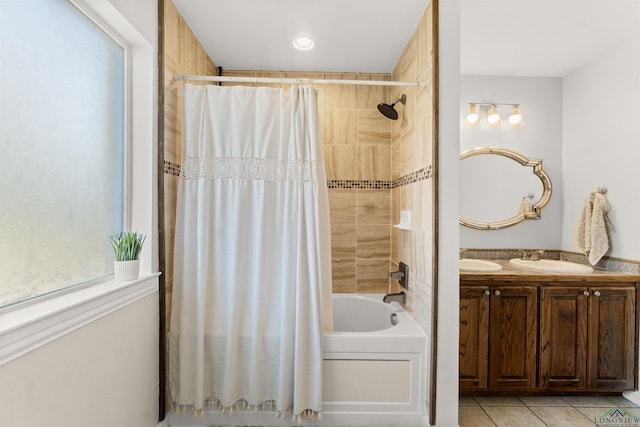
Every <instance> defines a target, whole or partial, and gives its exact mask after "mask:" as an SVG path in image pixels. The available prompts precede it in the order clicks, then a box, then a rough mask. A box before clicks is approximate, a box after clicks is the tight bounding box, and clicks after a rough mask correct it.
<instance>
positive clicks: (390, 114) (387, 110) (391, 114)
mask: <svg viewBox="0 0 640 427" xmlns="http://www.w3.org/2000/svg"><path fill="white" fill-rule="evenodd" d="M398 102H399V103H401V104H402V105H405V104H406V103H407V95H405V94H404V93H403V94H402V96H400V98H398V99H397V100H396V101H395V102H394V103H393V104H391V105H389V104H385V103H381V104H378V111H380V112H381V113H382V115H383V116H385V117H387V118H389V119H391V120H398V112H397V111H396V109H395V108H393V107H395V105H396V104H397V103H398Z"/></svg>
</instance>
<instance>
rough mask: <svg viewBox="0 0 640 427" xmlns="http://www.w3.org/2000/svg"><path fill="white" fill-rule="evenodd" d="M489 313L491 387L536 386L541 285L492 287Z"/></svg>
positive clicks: (527, 388)
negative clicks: (539, 293) (539, 292)
mask: <svg viewBox="0 0 640 427" xmlns="http://www.w3.org/2000/svg"><path fill="white" fill-rule="evenodd" d="M490 291H491V297H490V302H489V305H490V314H489V317H490V319H489V346H490V348H489V353H490V354H491V357H490V360H489V388H490V389H492V390H515V389H518V390H529V389H534V388H535V387H536V364H537V357H538V356H537V354H538V288H537V287H535V286H516V285H508V286H496V287H493V286H492V287H491V289H490Z"/></svg>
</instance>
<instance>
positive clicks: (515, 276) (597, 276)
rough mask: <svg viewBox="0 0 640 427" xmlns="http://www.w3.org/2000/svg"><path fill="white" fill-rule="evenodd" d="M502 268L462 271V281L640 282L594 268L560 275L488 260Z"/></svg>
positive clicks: (639, 277)
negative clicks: (588, 271) (583, 271)
mask: <svg viewBox="0 0 640 427" xmlns="http://www.w3.org/2000/svg"><path fill="white" fill-rule="evenodd" d="M486 261H491V262H495V263H496V264H500V266H502V270H500V271H495V272H484V271H478V272H475V271H461V272H460V279H461V280H464V281H467V280H473V281H475V280H483V281H488V282H492V281H499V282H504V281H517V282H584V283H601V282H614V283H627V282H630V283H632V282H640V274H633V273H625V272H620V271H611V270H604V269H599V268H594V269H593V272H591V273H558V272H544V271H535V270H531V269H527V268H524V267H518V266H514V265H513V264H510V263H509V260H508V259H486Z"/></svg>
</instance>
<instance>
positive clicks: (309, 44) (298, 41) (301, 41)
mask: <svg viewBox="0 0 640 427" xmlns="http://www.w3.org/2000/svg"><path fill="white" fill-rule="evenodd" d="M313 45H314V43H313V40H311V38H310V37H307V36H298V37H296V38H295V39H293V47H295V48H296V49H298V50H310V49H313Z"/></svg>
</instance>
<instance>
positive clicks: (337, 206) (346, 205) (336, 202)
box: [329, 188, 358, 224]
mask: <svg viewBox="0 0 640 427" xmlns="http://www.w3.org/2000/svg"><path fill="white" fill-rule="evenodd" d="M357 191H358V190H356V189H340V188H331V189H329V211H330V217H331V222H332V223H334V222H335V223H347V224H355V222H356V201H357Z"/></svg>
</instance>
